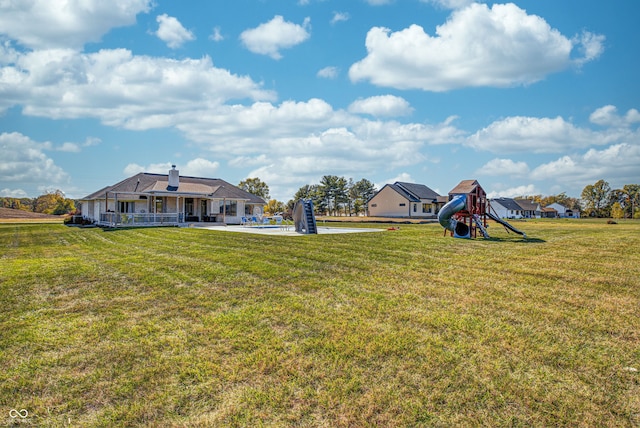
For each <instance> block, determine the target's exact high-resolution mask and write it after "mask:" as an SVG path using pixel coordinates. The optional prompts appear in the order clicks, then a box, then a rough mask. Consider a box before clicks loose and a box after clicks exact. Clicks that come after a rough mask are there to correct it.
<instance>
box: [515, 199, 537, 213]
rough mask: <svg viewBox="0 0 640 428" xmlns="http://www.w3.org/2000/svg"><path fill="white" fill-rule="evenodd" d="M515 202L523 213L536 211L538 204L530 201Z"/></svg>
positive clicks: (519, 200) (520, 200)
mask: <svg viewBox="0 0 640 428" xmlns="http://www.w3.org/2000/svg"><path fill="white" fill-rule="evenodd" d="M515 201H516V203H517V204H518V205H520V206H521V207H522V209H523V210H525V211H536V210H537V209H538V205H539V204H538V203H537V202H534V201H532V200H531V199H516V200H515Z"/></svg>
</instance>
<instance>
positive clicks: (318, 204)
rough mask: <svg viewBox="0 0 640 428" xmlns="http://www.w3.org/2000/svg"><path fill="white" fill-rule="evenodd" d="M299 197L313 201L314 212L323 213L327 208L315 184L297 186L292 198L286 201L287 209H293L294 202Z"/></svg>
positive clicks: (318, 187)
mask: <svg viewBox="0 0 640 428" xmlns="http://www.w3.org/2000/svg"><path fill="white" fill-rule="evenodd" d="M300 199H310V200H311V201H312V202H313V208H314V211H315V212H316V213H323V212H325V211H326V209H327V207H326V204H325V202H324V199H323V195H322V192H321V191H320V186H319V185H317V184H305V185H304V186H302V187H301V188H299V189H298V191H297V192H296V194H295V195H294V196H293V199H292V200H290V201H289V202H288V203H287V208H288V209H289V211H293V207H294V205H295V203H296V202H297V201H299V200H300Z"/></svg>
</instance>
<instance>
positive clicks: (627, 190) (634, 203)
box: [622, 184, 640, 218]
mask: <svg viewBox="0 0 640 428" xmlns="http://www.w3.org/2000/svg"><path fill="white" fill-rule="evenodd" d="M622 191H623V192H624V194H625V195H626V200H627V204H626V210H627V211H628V213H629V217H630V218H635V214H636V212H637V208H638V205H639V204H640V184H625V185H624V186H623V187H622Z"/></svg>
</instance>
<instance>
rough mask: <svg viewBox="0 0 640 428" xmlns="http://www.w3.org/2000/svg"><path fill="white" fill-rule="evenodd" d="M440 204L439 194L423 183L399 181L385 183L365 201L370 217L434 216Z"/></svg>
mask: <svg viewBox="0 0 640 428" xmlns="http://www.w3.org/2000/svg"><path fill="white" fill-rule="evenodd" d="M439 198H440V199H439ZM442 205H444V203H443V201H442V198H441V197H440V195H439V194H438V193H436V192H435V191H433V190H431V189H430V188H428V187H427V186H425V185H424V184H416V183H404V182H400V181H396V182H395V183H393V184H385V185H384V186H383V187H382V189H380V190H379V191H378V192H377V193H376V194H375V195H373V196H372V197H371V199H369V201H368V203H367V206H368V212H369V216H371V217H409V218H435V216H436V214H437V213H438V210H439V209H440V208H441V207H442Z"/></svg>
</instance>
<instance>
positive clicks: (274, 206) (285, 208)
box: [238, 175, 377, 216]
mask: <svg viewBox="0 0 640 428" xmlns="http://www.w3.org/2000/svg"><path fill="white" fill-rule="evenodd" d="M238 187H240V188H241V189H243V190H246V191H247V192H249V193H252V194H254V195H256V196H260V197H261V198H262V199H264V200H265V201H268V203H267V206H266V208H265V211H266V212H267V213H270V214H275V213H276V212H292V211H293V207H294V205H295V203H296V201H298V200H300V199H310V200H311V201H312V202H313V207H314V210H315V212H316V214H318V215H333V216H339V215H344V216H352V215H356V216H357V215H360V214H363V213H365V211H366V206H367V201H368V200H369V199H370V198H371V197H372V196H373V195H374V194H375V193H376V191H377V189H376V187H375V185H374V184H373V183H372V182H371V181H369V180H367V179H366V178H363V179H361V180H359V181H354V180H353V178H349V179H347V178H345V177H338V176H337V175H325V176H323V177H322V179H321V180H320V183H318V184H306V185H304V186H302V187H300V188H299V189H298V191H297V192H296V193H295V195H294V196H293V199H291V200H289V201H288V202H287V203H286V204H285V203H283V202H280V201H277V200H275V199H270V196H269V186H267V184H266V183H264V182H262V181H261V180H260V179H259V178H248V179H246V180H243V181H241V182H240V184H239V185H238Z"/></svg>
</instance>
